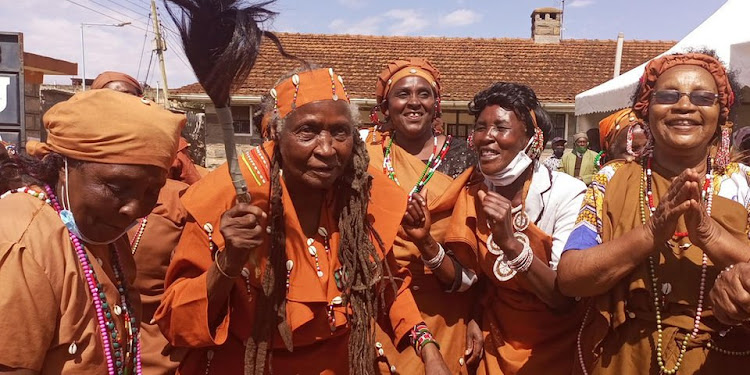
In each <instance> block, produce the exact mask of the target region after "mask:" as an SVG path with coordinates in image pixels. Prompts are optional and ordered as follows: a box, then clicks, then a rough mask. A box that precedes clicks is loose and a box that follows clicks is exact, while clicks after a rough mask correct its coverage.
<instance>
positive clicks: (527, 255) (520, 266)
mask: <svg viewBox="0 0 750 375" xmlns="http://www.w3.org/2000/svg"><path fill="white" fill-rule="evenodd" d="M515 237H516V239H518V240H519V242H521V243H522V244H523V251H521V253H520V254H518V256H517V257H516V258H515V259H513V260H511V261H508V267H510V268H511V269H512V270H514V271H518V272H526V271H528V270H529V268H530V267H531V264H532V263H533V262H534V252H533V251H532V250H531V246H530V245H529V237H527V236H526V235H525V234H523V233H515Z"/></svg>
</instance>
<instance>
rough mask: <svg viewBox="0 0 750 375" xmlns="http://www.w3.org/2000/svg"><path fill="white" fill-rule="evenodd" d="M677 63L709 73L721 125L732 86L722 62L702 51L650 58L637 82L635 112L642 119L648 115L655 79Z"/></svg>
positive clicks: (726, 111)
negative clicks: (717, 94) (715, 91)
mask: <svg viewBox="0 0 750 375" xmlns="http://www.w3.org/2000/svg"><path fill="white" fill-rule="evenodd" d="M678 65H694V66H698V67H701V68H703V69H706V70H707V71H708V72H709V73H711V75H712V76H713V77H714V80H715V81H716V87H717V88H718V90H719V104H720V105H721V116H720V120H719V121H721V122H722V123H721V124H719V125H723V122H726V120H727V119H728V118H729V108H731V107H732V104H734V92H733V91H732V86H731V85H730V84H729V77H728V76H727V71H726V68H724V64H722V63H721V61H719V60H717V59H716V58H714V57H713V56H709V55H706V54H703V53H684V54H683V53H676V54H673V55H667V56H662V57H659V58H656V59H653V60H651V61H650V62H649V63H648V65H646V69H645V71H644V72H643V76H641V80H640V82H639V85H640V89H639V95H638V98H636V102H635V103H634V104H633V110H634V111H635V113H636V114H638V115H639V116H640V118H642V119H646V118H647V117H648V107H649V104H650V103H651V95H652V94H653V92H654V86H656V80H657V79H658V78H659V76H661V74H662V73H664V72H665V71H666V70H667V69H669V68H672V67H675V66H678Z"/></svg>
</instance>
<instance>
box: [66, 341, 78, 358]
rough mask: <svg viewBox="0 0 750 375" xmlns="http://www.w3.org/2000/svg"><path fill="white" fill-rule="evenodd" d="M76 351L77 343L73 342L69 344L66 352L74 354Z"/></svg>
mask: <svg viewBox="0 0 750 375" xmlns="http://www.w3.org/2000/svg"><path fill="white" fill-rule="evenodd" d="M77 351H78V345H76V343H75V342H74V343H72V344H70V346H69V347H68V354H70V355H73V354H76V352H77Z"/></svg>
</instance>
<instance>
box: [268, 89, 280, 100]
mask: <svg viewBox="0 0 750 375" xmlns="http://www.w3.org/2000/svg"><path fill="white" fill-rule="evenodd" d="M269 93H270V94H271V97H272V98H274V99H276V96H277V95H278V94H276V89H271V91H269Z"/></svg>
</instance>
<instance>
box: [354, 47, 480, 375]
mask: <svg viewBox="0 0 750 375" xmlns="http://www.w3.org/2000/svg"><path fill="white" fill-rule="evenodd" d="M375 96H376V98H377V102H378V103H379V105H378V107H379V108H380V109H381V110H382V112H383V114H384V115H385V117H386V122H385V123H384V124H379V125H382V126H378V127H377V128H376V129H374V130H373V131H372V132H371V133H370V136H369V137H368V139H367V141H366V143H367V148H368V152H369V154H370V165H371V166H372V167H373V168H376V169H382V174H383V175H386V176H388V178H390V179H391V180H393V181H395V182H396V184H398V185H399V186H401V189H403V190H404V192H405V193H407V194H410V195H411V198H412V199H410V201H409V206H408V207H407V211H406V214H405V216H404V222H403V224H404V226H403V230H401V231H399V234H398V236H397V237H396V238H395V242H394V244H393V255H394V257H395V258H396V261H397V262H398V264H399V265H401V266H402V267H405V268H408V269H409V270H410V271H411V274H412V294H413V295H414V299H415V300H416V302H417V306H418V307H419V309H420V311H421V313H422V318H423V319H424V321H425V322H426V323H427V325H428V326H429V327H430V329H431V330H432V332H433V334H434V335H435V338H436V339H437V340H438V342H440V343H441V345H442V348H441V351H442V354H443V357H444V358H445V359H446V362H447V364H448V367H449V368H450V370H451V373H453V374H456V373H460V372H461V371H462V366H463V365H464V364H465V361H466V360H467V359H470V360H471V361H470V363H469V365H471V364H472V363H471V362H475V361H478V359H479V356H480V354H481V350H482V342H481V332H480V331H479V328H478V327H477V326H476V323H472V324H473V327H474V328H475V334H474V335H472V336H471V338H472V339H473V340H471V341H470V342H469V343H468V345H466V338H467V334H466V328H467V323H469V321H470V320H471V319H470V316H471V315H472V314H471V313H472V310H473V308H474V306H475V304H474V303H473V300H474V297H475V296H474V294H475V293H473V289H472V291H470V292H466V293H464V292H465V291H466V290H467V289H469V287H470V286H471V285H472V284H474V283H475V282H476V280H477V277H476V275H475V274H474V273H473V272H472V271H471V270H470V269H468V268H464V267H463V266H462V263H463V264H471V260H472V256H470V255H469V254H472V253H471V251H463V252H460V253H454V252H453V251H451V249H448V248H446V247H445V246H444V245H443V244H442V243H443V242H444V238H443V237H444V234H445V232H446V229H447V227H448V224H449V222H450V220H449V219H450V215H451V212H452V210H453V205H454V204H455V203H456V199H457V198H458V193H459V192H460V191H461V190H462V188H463V186H464V185H466V181H467V179H468V177H469V176H470V173H463V172H464V171H465V170H466V169H467V168H469V167H470V166H472V165H474V164H476V156H475V154H474V153H473V151H471V150H469V149H468V147H467V145H466V142H464V141H462V140H459V139H453V138H451V137H450V136H445V135H441V134H437V133H436V132H435V130H434V126H433V124H434V123H435V122H436V121H439V116H440V109H439V108H440V72H439V71H438V70H437V68H435V67H434V66H433V65H432V64H431V63H430V62H429V61H427V60H424V59H420V58H410V59H406V60H395V61H393V62H391V63H389V64H388V66H386V68H385V69H384V70H383V71H382V72H381V73H380V75H379V76H378V81H377V85H376V88H375ZM372 120H373V121H374V122H377V121H378V118H377V115H376V114H375V112H373V117H372ZM381 128H384V129H388V130H382V129H381ZM459 259H460V261H459ZM454 269H455V271H454ZM448 275H451V276H448ZM453 275H456V276H453ZM474 289H476V288H474ZM377 339H378V342H382V345H383V349H384V355H383V356H382V357H381V358H380V360H381V370H382V372H383V373H386V374H387V373H390V372H391V366H395V368H396V370H397V371H398V372H399V373H402V374H413V373H419V372H422V371H423V366H422V361H421V360H420V359H419V357H417V356H415V355H414V354H413V353H412V352H409V351H402V352H401V353H399V351H398V350H397V349H396V347H395V346H394V345H391V344H389V343H388V342H387V340H386V339H387V333H386V332H385V331H382V330H378V332H377ZM475 342H476V345H475V344H474V343H475ZM465 349H470V351H469V355H467V354H466V353H465V351H464V350H465ZM463 371H464V372H465V371H466V369H465V368H464V369H463Z"/></svg>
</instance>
